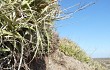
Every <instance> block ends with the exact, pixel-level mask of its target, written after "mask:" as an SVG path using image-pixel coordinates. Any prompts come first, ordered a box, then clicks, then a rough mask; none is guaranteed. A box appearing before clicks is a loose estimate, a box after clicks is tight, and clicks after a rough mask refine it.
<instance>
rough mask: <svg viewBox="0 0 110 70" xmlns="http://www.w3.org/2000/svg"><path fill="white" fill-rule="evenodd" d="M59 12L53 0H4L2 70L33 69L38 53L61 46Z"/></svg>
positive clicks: (0, 41)
mask: <svg viewBox="0 0 110 70" xmlns="http://www.w3.org/2000/svg"><path fill="white" fill-rule="evenodd" d="M58 14H59V6H58V3H57V2H54V1H51V0H0V70H4V69H5V70H6V69H7V70H21V69H22V70H29V69H30V66H31V65H30V63H31V61H32V60H33V59H34V58H35V57H42V56H44V55H45V56H46V55H48V54H49V53H50V52H51V51H52V48H53V47H56V46H57V41H56V43H53V40H54V39H55V40H56V39H57V38H55V37H54V32H53V27H52V26H53V22H54V20H55V19H56V17H57V15H58ZM56 37H57V36H56ZM51 39H53V40H51ZM54 44H56V46H54ZM51 47H52V48H51Z"/></svg>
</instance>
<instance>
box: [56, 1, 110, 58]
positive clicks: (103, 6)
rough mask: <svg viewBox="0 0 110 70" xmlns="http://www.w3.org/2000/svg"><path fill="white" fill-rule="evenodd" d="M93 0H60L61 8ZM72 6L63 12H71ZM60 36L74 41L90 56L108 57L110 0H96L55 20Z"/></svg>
mask: <svg viewBox="0 0 110 70" xmlns="http://www.w3.org/2000/svg"><path fill="white" fill-rule="evenodd" d="M79 2H80V3H81V5H84V4H87V3H89V2H94V0H62V1H61V2H60V5H61V9H64V8H67V7H69V6H73V5H74V4H77V3H79ZM76 8H77V7H74V8H72V9H70V10H68V11H65V12H72V11H74V10H75V9H76ZM56 29H57V31H58V32H59V35H60V37H67V38H69V39H71V40H72V41H75V42H76V43H77V44H78V45H79V46H80V47H81V48H82V49H84V50H85V51H86V52H87V54H88V55H89V56H91V57H93V58H94V57H110V0H97V2H96V4H94V5H92V6H90V7H87V8H86V9H84V10H82V11H79V12H77V13H75V14H73V15H72V17H71V18H69V19H66V20H61V21H57V22H56Z"/></svg>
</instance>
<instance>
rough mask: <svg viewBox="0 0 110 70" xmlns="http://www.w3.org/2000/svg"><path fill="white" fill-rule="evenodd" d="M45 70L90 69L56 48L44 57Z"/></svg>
mask: <svg viewBox="0 0 110 70" xmlns="http://www.w3.org/2000/svg"><path fill="white" fill-rule="evenodd" d="M46 64H47V65H46V67H47V69H46V70H92V69H91V68H90V67H89V66H88V65H87V64H85V63H81V62H80V61H78V60H75V59H74V58H73V57H69V56H65V55H64V54H63V53H62V52H60V51H59V50H57V51H56V52H54V53H53V54H52V55H50V56H49V58H48V60H47V59H46Z"/></svg>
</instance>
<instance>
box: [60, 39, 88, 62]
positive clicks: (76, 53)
mask: <svg viewBox="0 0 110 70" xmlns="http://www.w3.org/2000/svg"><path fill="white" fill-rule="evenodd" d="M59 49H60V51H61V52H63V53H64V54H65V55H68V56H72V57H74V58H75V59H77V60H79V61H82V62H86V63H88V62H89V61H90V57H89V56H87V54H86V53H85V52H84V51H83V50H82V49H81V48H80V47H79V46H78V45H77V44H76V43H74V42H72V41H71V40H68V39H66V38H62V39H60V47H59Z"/></svg>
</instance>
